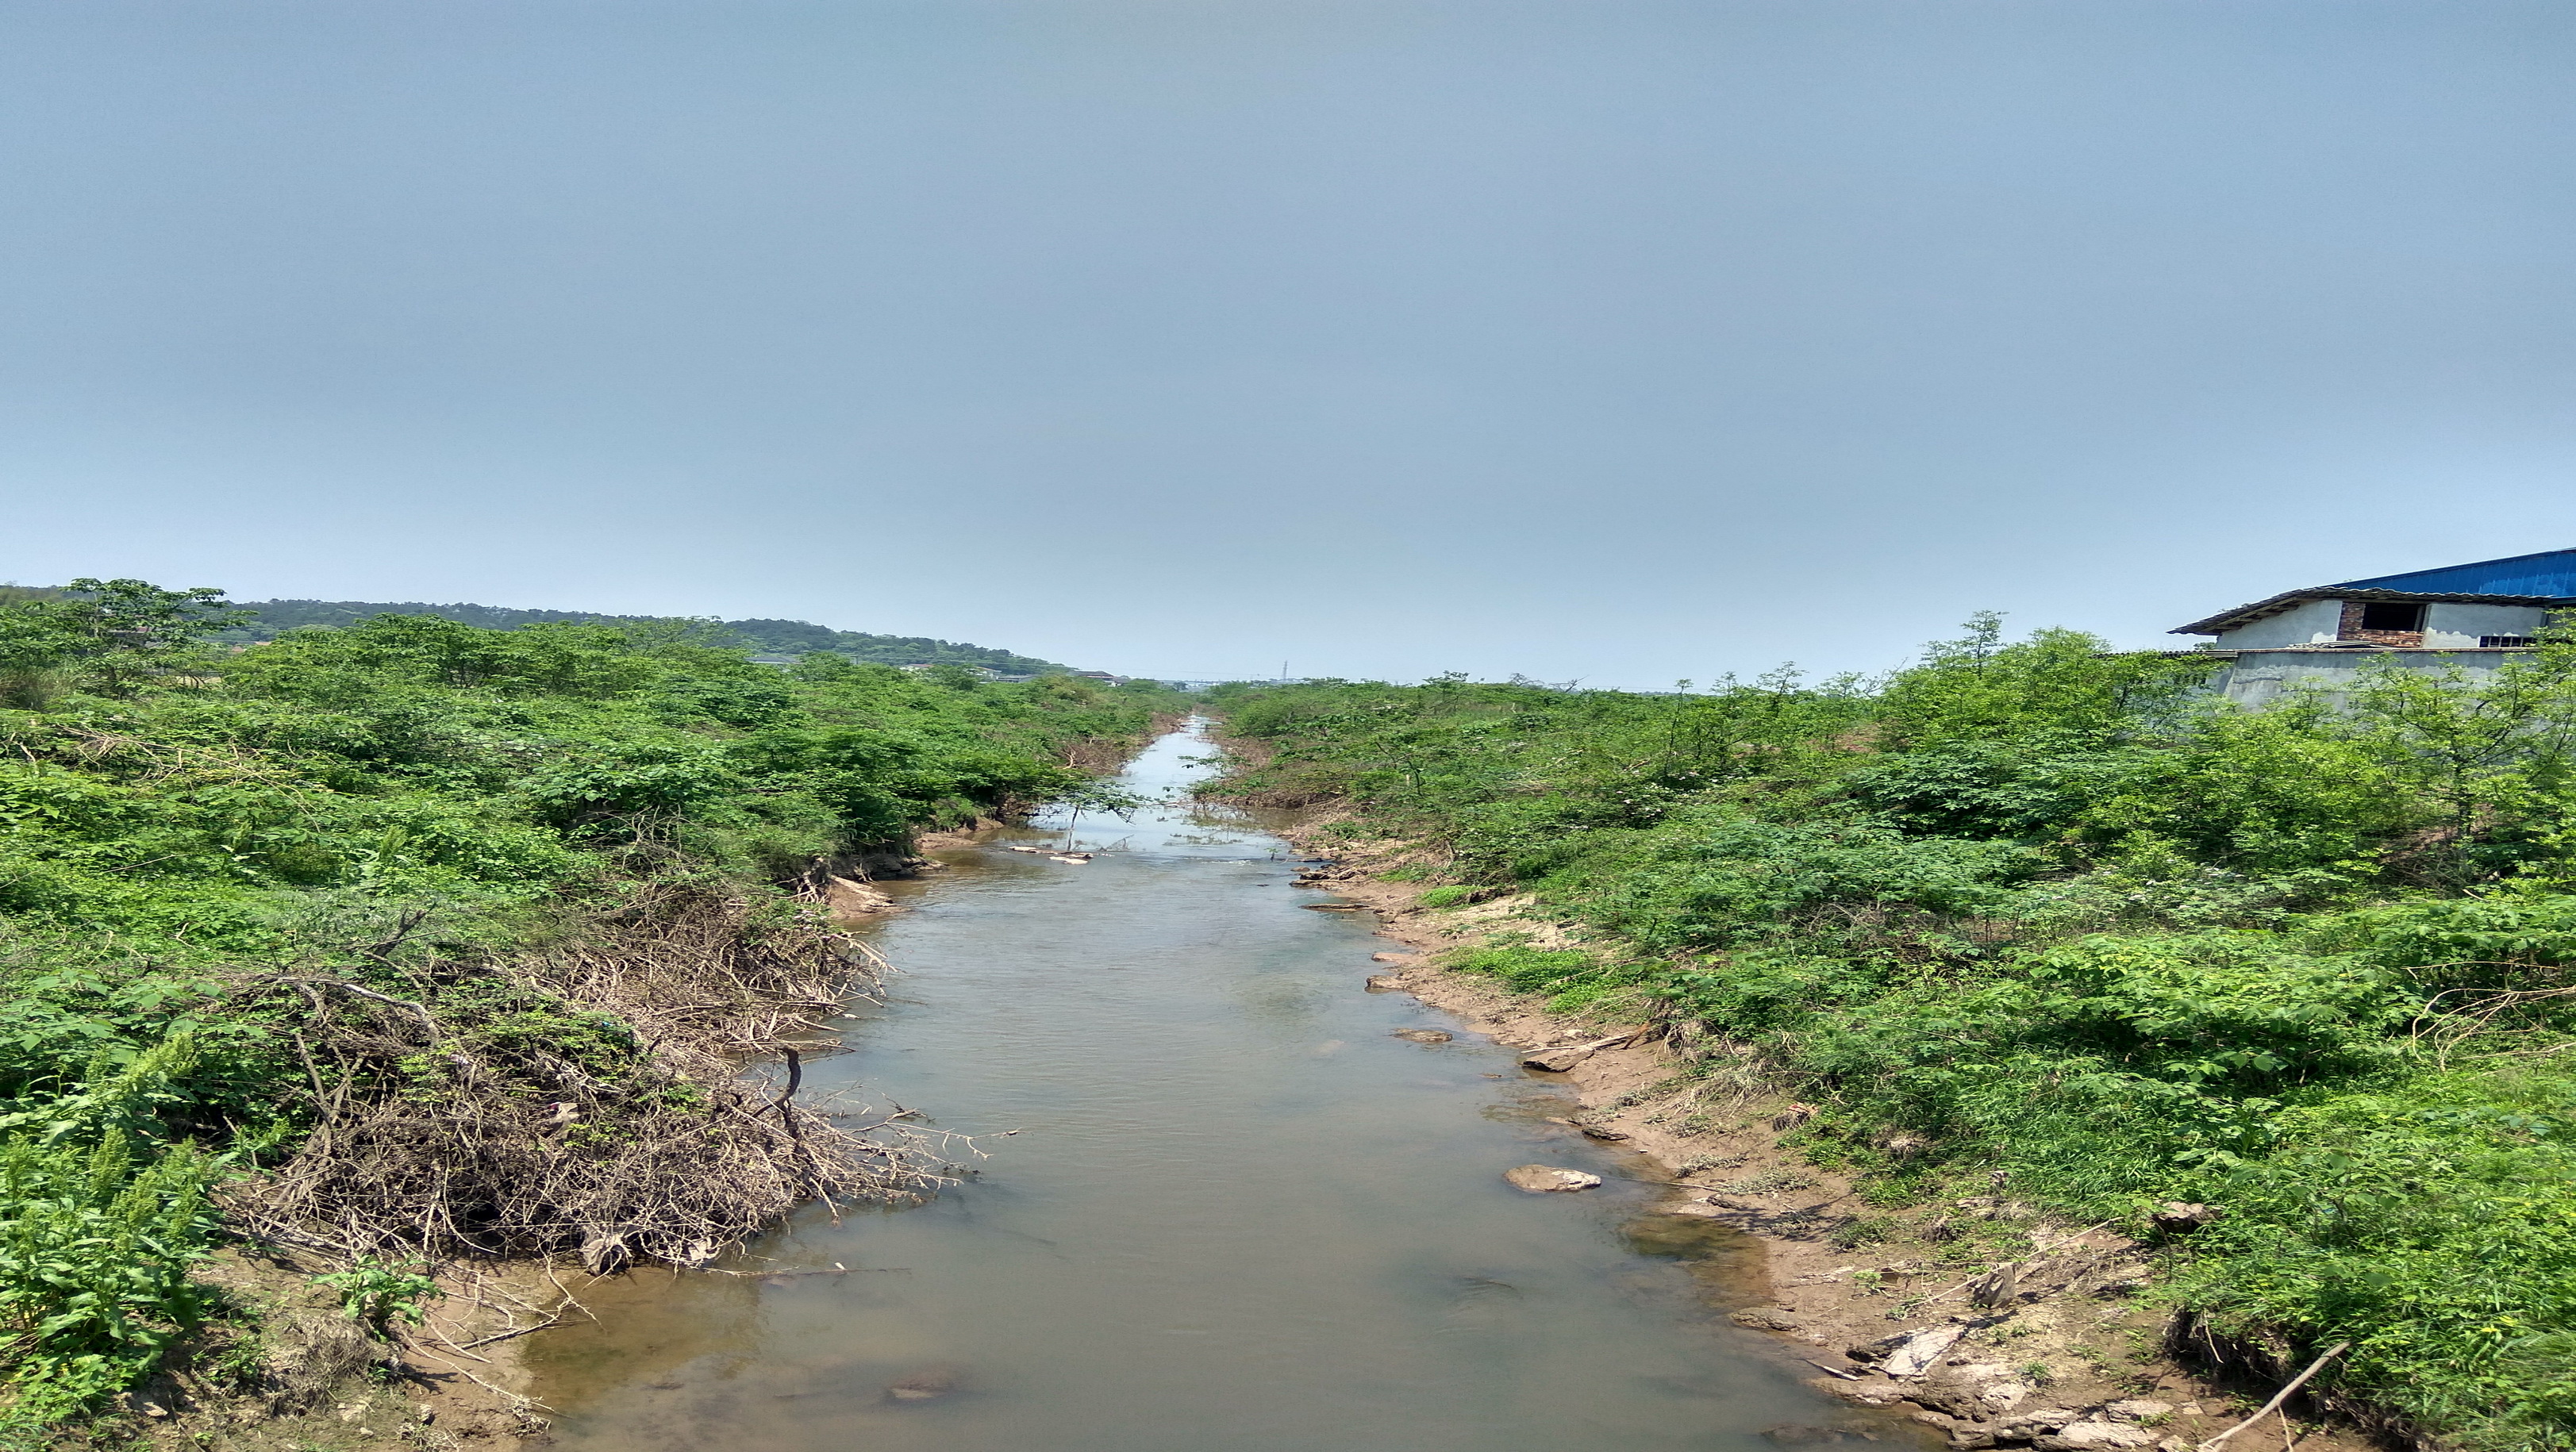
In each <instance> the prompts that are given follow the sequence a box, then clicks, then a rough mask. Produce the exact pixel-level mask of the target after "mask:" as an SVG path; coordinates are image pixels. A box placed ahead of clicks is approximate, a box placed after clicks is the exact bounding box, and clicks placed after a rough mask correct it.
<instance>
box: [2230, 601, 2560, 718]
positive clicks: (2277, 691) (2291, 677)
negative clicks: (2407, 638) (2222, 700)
mask: <svg viewBox="0 0 2576 1452" xmlns="http://www.w3.org/2000/svg"><path fill="white" fill-rule="evenodd" d="M2436 608H2439V607H2436ZM2452 608H2454V609H2495V608H2514V607H2495V606H2454V607H2452ZM2485 633H2487V634H2494V635H2500V634H2504V633H2506V632H2503V631H2488V632H2485ZM2529 654H2530V652H2529V651H2527V650H2250V651H2247V652H2245V653H2244V654H2243V655H2240V656H2238V657H2237V658H2236V659H2235V660H2233V661H2230V662H2229V663H2228V664H2227V667H2226V669H2224V670H2221V671H2219V672H2218V673H2217V674H2216V675H2215V676H2213V677H2212V678H2211V679H2210V683H2209V687H2210V689H2211V690H2215V691H2222V692H2224V693H2226V696H2227V699H2229V700H2231V701H2234V702H2235V703H2236V704H2238V705H2240V706H2251V707H2261V706H2268V705H2270V704H2272V703H2273V702H2275V701H2277V700H2279V699H2281V698H2282V697H2283V696H2284V695H2287V694H2289V693H2290V692H2292V691H2294V690H2298V689H2301V688H2306V689H2310V690H2317V691H2322V692H2324V693H2325V694H2326V698H2327V699H2328V700H2329V701H2336V700H2339V699H2340V698H2341V696H2342V694H2343V693H2344V692H2346V691H2348V690H2351V689H2352V685H2353V680H2354V677H2355V676H2356V675H2357V674H2358V673H2359V672H2360V670H2361V668H2362V667H2363V666H2365V665H2367V664H2369V663H2371V662H2373V661H2394V662H2396V663H2397V665H2398V667H2399V668H2400V669H2403V670H2410V671H2429V672H2432V673H2434V674H2437V675H2438V674H2441V673H2444V672H2447V671H2449V670H2451V669H2452V668H2453V667H2457V668H2458V669H2459V672H2460V674H2461V675H2463V676H2466V677H2467V678H2469V679H2470V680H2473V681H2474V680H2481V679H2484V678H2485V677H2487V676H2491V675H2493V674H2495V669H2496V667H2497V666H2499V665H2502V664H2503V663H2504V662H2506V661H2508V660H2511V659H2513V658H2514V657H2516V656H2524V655H2529Z"/></svg>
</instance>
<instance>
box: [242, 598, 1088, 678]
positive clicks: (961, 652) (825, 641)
mask: <svg viewBox="0 0 2576 1452" xmlns="http://www.w3.org/2000/svg"><path fill="white" fill-rule="evenodd" d="M240 608H241V609H242V610H243V611H245V612H247V614H246V618H244V619H242V620H241V621H240V622H239V623H237V624H235V625H232V626H230V627H228V628H226V629H225V630H223V631H220V632H218V633H217V634H216V636H215V638H216V639H219V640H223V641H227V642H231V643H236V644H248V643H252V642H256V641H263V640H274V639H276V638H277V637H278V636H279V635H280V634H282V633H284V632H286V631H289V630H294V629H296V628H298V627H301V626H307V625H354V624H356V623H357V622H359V621H361V620H364V619H366V618H367V617H368V616H371V615H435V616H438V617H439V618H441V619H444V620H453V621H456V622H457V623H459V624H462V625H477V626H481V627H483V628H485V629H487V630H515V629H517V628H518V627H520V626H523V625H553V624H580V623H583V622H598V623H604V624H612V625H615V624H627V625H643V624H671V625H682V626H689V627H695V628H697V629H698V630H700V631H702V632H703V635H704V638H705V643H707V644H713V645H728V646H734V647H738V648H741V649H744V650H751V651H756V652H759V653H760V654H763V655H790V656H803V655H812V654H816V653H818V652H822V653H829V654H833V655H838V656H841V657H843V658H845V659H848V660H852V661H859V662H864V663H872V664H877V665H891V666H911V665H960V666H968V667H973V668H978V669H982V670H989V671H992V672H994V673H996V674H998V675H1006V676H1039V675H1046V674H1048V673H1049V672H1054V671H1068V670H1071V669H1072V667H1070V666H1064V665H1059V664H1057V663H1056V662H1054V661H1046V660H1039V659H1037V658H1035V657H1033V656H1025V655H1019V654H1016V653H1014V652H1011V651H1007V650H998V649H995V648H993V647H991V646H983V645H967V644H964V643H961V642H958V641H953V640H933V639H931V638H929V637H927V636H920V635H870V634H868V633H866V632H864V631H857V630H834V629H833V628H831V627H830V626H828V625H816V624H814V623H813V622H811V621H806V620H699V619H691V618H686V617H678V618H675V617H666V616H653V615H606V614H602V613H600V612H598V611H592V610H520V609H513V608H510V607H508V606H501V605H469V604H464V603H462V602H460V603H456V604H451V605H430V604H424V603H422V602H420V601H417V600H404V601H383V600H251V601H246V602H244V603H243V604H242V605H241V607H240Z"/></svg>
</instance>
